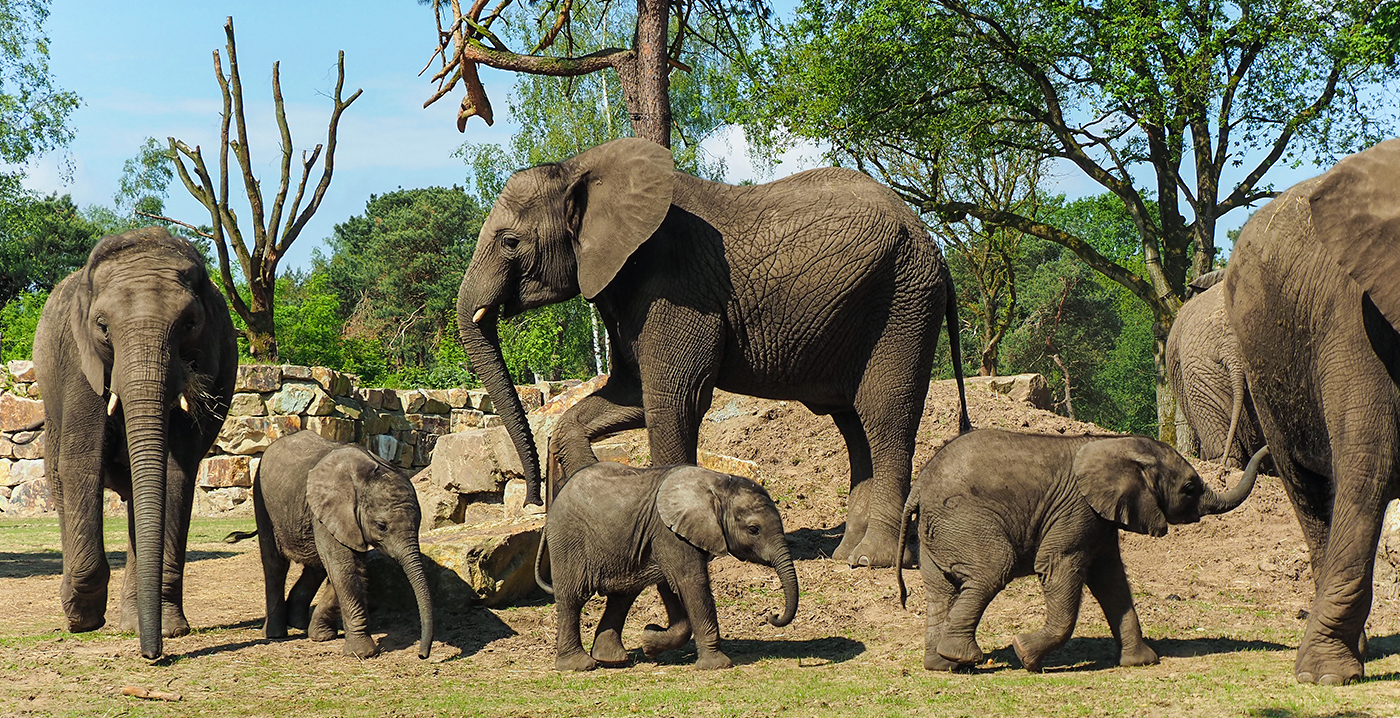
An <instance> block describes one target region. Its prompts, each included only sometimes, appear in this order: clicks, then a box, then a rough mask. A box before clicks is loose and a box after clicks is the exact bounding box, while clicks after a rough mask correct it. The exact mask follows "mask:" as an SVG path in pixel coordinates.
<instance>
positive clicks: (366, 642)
mask: <svg viewBox="0 0 1400 718" xmlns="http://www.w3.org/2000/svg"><path fill="white" fill-rule="evenodd" d="M253 510H254V513H255V516H256V517H257V522H258V535H259V536H260V538H259V542H260V544H261V546H260V548H261V550H262V564H263V580H264V582H265V585H266V592H267V620H266V622H265V623H264V624H263V635H265V636H267V637H268V638H282V637H284V636H286V635H287V627H288V626H291V627H293V628H300V629H306V632H307V635H308V636H310V638H311V640H313V641H329V640H331V639H333V638H335V634H336V618H337V616H339V618H340V619H341V620H342V621H343V623H344V625H345V653H346V655H352V656H358V657H360V658H369V657H370V656H374V655H377V654H378V653H379V646H378V644H376V643H375V641H374V638H373V637H371V636H370V635H369V630H368V624H367V621H366V615H365V614H366V609H365V590H366V580H365V579H366V577H365V554H366V553H367V552H368V551H369V550H370V548H371V547H374V548H377V549H379V550H380V551H383V552H384V553H385V554H387V555H388V556H389V557H391V558H393V559H394V560H396V561H398V562H399V564H400V565H401V566H403V570H404V573H405V574H407V576H408V581H409V583H410V584H412V585H413V591H414V593H415V594H416V596H417V598H418V620H419V622H420V626H421V629H422V635H421V637H420V639H419V642H418V657H419V658H427V657H428V652H429V651H430V650H431V648H432V644H433V601H432V597H431V596H430V595H429V594H428V581H427V578H426V576H425V575H424V573H423V557H422V555H421V554H420V553H419V551H418V524H419V518H420V515H419V509H418V495H417V493H416V492H415V491H414V490H413V484H411V483H409V480H408V478H407V477H406V476H404V475H403V473H402V472H400V471H399V470H398V469H397V468H395V467H393V466H392V465H390V464H388V463H386V462H384V461H382V460H381V459H379V458H378V457H376V456H373V455H372V454H370V453H369V452H368V451H365V450H364V449H363V448H361V447H359V446H354V445H347V444H337V443H335V442H333V441H329V440H327V439H324V438H321V437H320V436H318V435H316V434H315V433H313V432H310V431H301V432H298V433H295V434H292V435H291V436H288V437H286V438H283V439H279V440H277V441H275V442H273V444H272V445H271V446H269V447H268V448H267V452H266V453H264V454H263V459H262V465H261V466H260V467H259V468H258V478H257V480H256V481H255V482H254V483H253ZM291 561H295V562H297V563H299V564H301V565H302V567H303V568H302V572H301V578H299V579H297V582H296V585H294V586H292V592H291V595H290V596H288V597H287V598H285V599H284V598H283V590H284V589H285V588H286V585H287V568H288V565H289V562H291ZM328 575H329V577H330V588H331V590H330V591H329V592H327V596H326V600H325V601H324V602H322V603H320V604H318V605H317V606H316V613H315V615H311V600H312V598H314V597H315V595H316V590H317V589H318V588H320V587H321V582H322V581H323V580H325V579H326V577H327V576H328Z"/></svg>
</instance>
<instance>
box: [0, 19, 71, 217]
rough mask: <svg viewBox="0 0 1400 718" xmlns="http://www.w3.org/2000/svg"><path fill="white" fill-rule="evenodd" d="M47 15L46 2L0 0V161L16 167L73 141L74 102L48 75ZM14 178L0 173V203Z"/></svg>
mask: <svg viewBox="0 0 1400 718" xmlns="http://www.w3.org/2000/svg"><path fill="white" fill-rule="evenodd" d="M48 16H49V3H48V0H0V163H4V164H8V165H11V166H14V165H22V164H24V163H25V162H27V161H28V160H29V159H31V158H33V157H37V156H39V155H42V154H44V153H46V152H50V151H52V150H55V149H59V148H61V147H66V146H67V145H68V143H69V142H71V141H72V140H73V129H72V128H71V127H69V126H68V120H69V118H70V116H71V115H72V113H73V111H74V110H76V109H77V108H78V105H79V104H80V100H79V99H78V96H77V95H76V94H74V93H72V92H67V91H64V90H60V89H59V88H57V87H56V86H54V83H53V77H52V75H51V74H50V73H49V38H48V36H47V35H45V34H44V30H43V24H44V21H45V20H46V19H48ZM20 176H21V173H20V172H18V171H14V170H10V171H7V172H0V178H3V182H0V185H2V186H0V201H7V200H10V199H13V198H14V197H15V196H16V195H17V194H19V192H18V188H19V182H18V180H19V177H20Z"/></svg>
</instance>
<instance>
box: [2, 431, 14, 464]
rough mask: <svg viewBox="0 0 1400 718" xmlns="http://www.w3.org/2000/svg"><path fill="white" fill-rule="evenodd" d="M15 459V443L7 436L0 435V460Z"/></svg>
mask: <svg viewBox="0 0 1400 718" xmlns="http://www.w3.org/2000/svg"><path fill="white" fill-rule="evenodd" d="M13 458H15V443H14V442H13V441H10V435H9V434H0V459H13Z"/></svg>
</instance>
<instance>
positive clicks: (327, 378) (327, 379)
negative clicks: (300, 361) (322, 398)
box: [311, 366, 350, 396]
mask: <svg viewBox="0 0 1400 718" xmlns="http://www.w3.org/2000/svg"><path fill="white" fill-rule="evenodd" d="M311 378H312V379H315V380H316V383H317V384H320V385H321V389H322V390H324V391H325V392H326V393H327V394H330V395H331V396H345V395H346V394H349V393H350V378H349V377H348V376H346V375H344V374H341V373H340V372H338V371H335V370H334V369H327V368H326V367H323V366H318V367H312V368H311Z"/></svg>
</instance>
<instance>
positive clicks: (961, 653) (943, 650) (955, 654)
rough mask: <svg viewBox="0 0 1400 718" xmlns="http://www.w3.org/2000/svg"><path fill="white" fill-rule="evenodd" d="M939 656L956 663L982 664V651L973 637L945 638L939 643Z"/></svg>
mask: <svg viewBox="0 0 1400 718" xmlns="http://www.w3.org/2000/svg"><path fill="white" fill-rule="evenodd" d="M938 655H940V656H943V657H944V658H946V659H948V660H950V661H953V662H954V663H974V664H975V663H981V662H982V649H981V648H979V647H978V646H977V641H976V640H975V639H973V638H972V637H971V636H968V637H967V638H954V637H950V636H944V637H943V640H941V641H939V642H938ZM1018 655H1019V651H1018Z"/></svg>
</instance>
